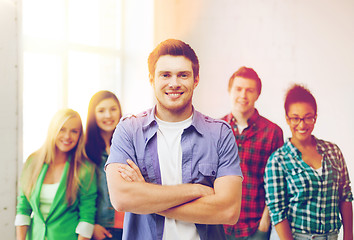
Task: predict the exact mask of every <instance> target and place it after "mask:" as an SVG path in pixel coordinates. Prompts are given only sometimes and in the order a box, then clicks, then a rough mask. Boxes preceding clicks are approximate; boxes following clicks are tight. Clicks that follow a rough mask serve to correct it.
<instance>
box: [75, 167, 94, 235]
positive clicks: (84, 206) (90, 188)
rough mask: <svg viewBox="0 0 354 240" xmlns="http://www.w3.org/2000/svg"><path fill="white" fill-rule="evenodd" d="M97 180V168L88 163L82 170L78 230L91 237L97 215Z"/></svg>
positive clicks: (81, 233)
mask: <svg viewBox="0 0 354 240" xmlns="http://www.w3.org/2000/svg"><path fill="white" fill-rule="evenodd" d="M96 198H97V180H96V173H95V168H94V166H93V165H92V164H87V165H86V166H85V167H83V169H82V171H81V185H80V188H79V224H78V226H77V228H76V232H77V233H79V234H80V235H82V236H84V237H88V238H90V237H91V235H92V233H93V226H94V224H95V215H96Z"/></svg>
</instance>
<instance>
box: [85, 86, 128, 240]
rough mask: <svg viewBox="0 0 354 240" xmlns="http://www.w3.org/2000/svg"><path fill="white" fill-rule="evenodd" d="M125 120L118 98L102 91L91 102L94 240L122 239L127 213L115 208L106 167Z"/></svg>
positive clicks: (89, 146)
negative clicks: (95, 194)
mask: <svg viewBox="0 0 354 240" xmlns="http://www.w3.org/2000/svg"><path fill="white" fill-rule="evenodd" d="M121 117H122V110H121V106H120V103H119V100H118V98H117V97H116V95H115V94H114V93H112V92H109V91H99V92H97V93H96V94H94V95H93V96H92V98H91V100H90V103H89V107H88V114H87V124H86V152H87V155H88V157H89V158H90V159H91V160H92V161H93V162H94V163H96V165H97V170H96V172H97V180H98V182H97V186H98V197H97V214H96V224H95V228H94V233H93V239H97V240H101V239H121V238H122V232H123V230H122V229H123V218H124V213H123V212H116V211H115V210H114V208H113V207H112V205H111V202H110V199H109V195H108V189H107V180H106V174H105V172H104V164H105V163H106V160H107V158H108V155H109V153H110V146H111V138H112V135H113V132H114V130H115V128H116V126H117V124H118V122H119V120H120V118H121Z"/></svg>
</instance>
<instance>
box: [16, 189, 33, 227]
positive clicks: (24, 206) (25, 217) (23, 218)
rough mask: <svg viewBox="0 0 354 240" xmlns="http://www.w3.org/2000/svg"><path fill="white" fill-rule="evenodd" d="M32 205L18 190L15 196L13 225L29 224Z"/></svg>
mask: <svg viewBox="0 0 354 240" xmlns="http://www.w3.org/2000/svg"><path fill="white" fill-rule="evenodd" d="M31 214H32V207H31V205H30V203H29V201H28V200H27V198H26V196H25V195H24V194H23V192H22V191H20V194H19V196H18V197H17V206H16V218H15V226H23V225H30V222H31Z"/></svg>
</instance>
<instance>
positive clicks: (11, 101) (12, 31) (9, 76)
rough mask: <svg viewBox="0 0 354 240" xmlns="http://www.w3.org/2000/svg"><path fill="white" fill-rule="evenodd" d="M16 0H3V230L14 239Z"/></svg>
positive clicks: (0, 203) (0, 71)
mask: <svg viewBox="0 0 354 240" xmlns="http://www.w3.org/2000/svg"><path fill="white" fill-rule="evenodd" d="M16 10H17V6H16V1H15V0H0V109H1V111H0V119H1V120H0V121H1V124H0V156H1V158H0V165H1V167H0V186H1V187H0V233H1V237H0V238H1V239H15V228H14V227H13V223H14V219H15V205H16V189H17V187H16V179H17V157H18V149H19V147H20V146H19V141H18V138H17V137H18V128H19V125H18V121H19V118H18V117H19V112H18V85H19V80H18V57H17V53H18V32H17V28H18V27H17V12H16Z"/></svg>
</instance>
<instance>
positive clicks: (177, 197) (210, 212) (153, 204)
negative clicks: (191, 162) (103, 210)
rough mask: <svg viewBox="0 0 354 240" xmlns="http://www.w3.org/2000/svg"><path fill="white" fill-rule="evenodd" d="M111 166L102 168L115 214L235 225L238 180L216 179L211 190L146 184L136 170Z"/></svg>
mask: <svg viewBox="0 0 354 240" xmlns="http://www.w3.org/2000/svg"><path fill="white" fill-rule="evenodd" d="M127 162H128V164H129V165H126V164H119V163H111V164H109V165H108V166H107V168H106V174H107V183H108V189H109V194H110V198H111V202H112V205H113V206H114V208H115V209H117V210H118V211H127V212H132V213H137V214H150V213H157V214H159V215H162V216H165V217H168V218H174V219H177V220H182V221H187V222H193V223H200V224H230V225H233V224H235V223H236V222H237V220H238V217H239V215H240V208H241V193H242V178H241V177H240V176H223V177H220V178H217V179H216V180H215V183H214V188H210V187H208V186H205V185H201V184H179V185H171V186H167V185H158V184H152V183H146V182H145V181H144V178H143V177H142V175H141V173H140V170H139V168H138V167H137V166H136V165H135V164H134V163H133V162H132V161H130V160H128V161H127Z"/></svg>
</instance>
